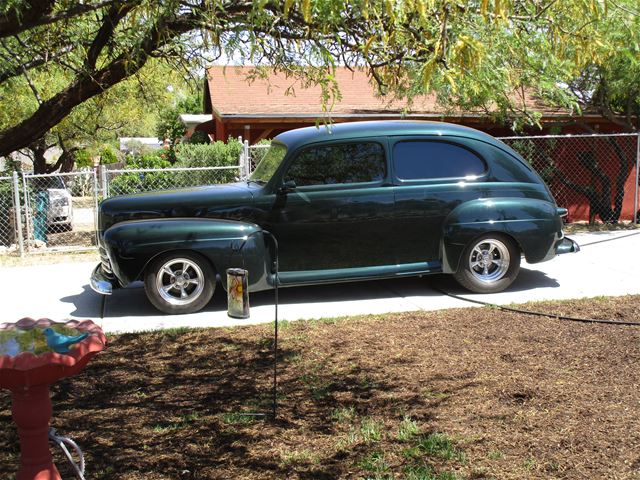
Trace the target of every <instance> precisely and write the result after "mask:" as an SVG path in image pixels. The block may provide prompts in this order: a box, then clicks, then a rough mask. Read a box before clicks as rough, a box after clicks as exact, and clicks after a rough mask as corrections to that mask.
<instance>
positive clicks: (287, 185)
mask: <svg viewBox="0 0 640 480" xmlns="http://www.w3.org/2000/svg"><path fill="white" fill-rule="evenodd" d="M296 188H297V187H296V182H295V180H287V181H286V182H284V183H283V184H282V186H281V187H280V188H278V193H279V194H281V195H286V194H287V193H291V192H293V191H295V189H296Z"/></svg>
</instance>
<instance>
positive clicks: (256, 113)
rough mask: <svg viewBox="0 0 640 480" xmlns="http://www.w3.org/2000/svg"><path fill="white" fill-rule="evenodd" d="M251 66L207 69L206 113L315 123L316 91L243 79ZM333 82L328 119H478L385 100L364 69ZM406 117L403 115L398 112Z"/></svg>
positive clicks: (278, 77) (535, 105)
mask: <svg viewBox="0 0 640 480" xmlns="http://www.w3.org/2000/svg"><path fill="white" fill-rule="evenodd" d="M252 70H254V67H253V66H228V67H224V66H211V67H209V68H208V70H207V85H206V86H207V89H206V90H207V91H208V95H209V98H210V104H209V105H207V109H206V111H207V112H209V113H215V114H216V115H217V116H218V117H220V118H233V117H239V118H259V117H269V118H279V117H280V118H281V117H288V118H318V117H324V116H326V115H327V113H326V112H323V110H322V102H321V87H320V86H317V85H313V86H308V87H305V86H303V85H302V84H301V83H300V82H299V81H297V80H295V79H293V78H291V77H290V78H287V77H286V76H285V74H284V73H281V72H275V71H268V72H267V75H266V78H256V79H251V80H249V76H250V74H251V72H252ZM335 78H336V81H337V83H338V87H339V89H340V94H341V96H342V98H341V99H340V101H339V102H337V103H336V104H335V105H334V106H333V107H332V108H331V113H330V114H331V116H332V117H345V118H347V117H362V118H366V117H368V116H376V117H381V116H382V117H384V116H388V117H392V118H393V117H396V118H397V117H399V116H401V115H402V116H404V117H409V118H411V117H422V118H424V117H427V118H428V117H434V118H440V117H480V116H482V117H483V116H486V114H485V113H484V112H462V111H458V112H451V111H447V110H445V109H444V108H443V107H442V106H440V105H438V104H437V102H436V97H435V95H432V94H430V95H421V96H418V97H415V98H414V99H413V103H412V104H411V106H410V107H409V106H408V104H407V102H406V101H389V100H388V99H386V98H383V97H380V96H379V95H378V94H377V89H376V87H375V86H374V84H373V82H372V81H371V79H370V77H369V76H368V75H367V73H366V71H364V70H359V69H356V70H353V71H352V70H349V69H347V68H346V67H338V68H336V72H335ZM522 103H524V104H525V105H523V106H526V108H527V109H529V110H533V111H538V112H541V113H542V114H543V115H544V116H558V115H561V116H566V115H568V112H567V111H565V110H559V109H555V108H550V107H549V106H548V105H544V104H543V103H542V102H541V101H540V100H539V99H536V98H535V97H533V96H528V97H526V98H525V99H524V101H523V102H522ZM406 112H409V113H408V114H405V115H403V113H406Z"/></svg>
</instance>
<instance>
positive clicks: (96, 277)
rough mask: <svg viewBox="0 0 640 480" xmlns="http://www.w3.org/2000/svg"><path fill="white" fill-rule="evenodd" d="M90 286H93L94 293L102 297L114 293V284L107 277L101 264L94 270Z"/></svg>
mask: <svg viewBox="0 0 640 480" xmlns="http://www.w3.org/2000/svg"><path fill="white" fill-rule="evenodd" d="M89 285H91V289H92V290H93V291H94V292H98V293H99V294H101V295H111V293H112V292H113V283H112V281H111V280H110V279H108V278H107V277H105V275H104V273H103V271H102V264H101V263H99V264H98V265H97V266H96V268H94V269H93V273H92V274H91V280H90V281H89Z"/></svg>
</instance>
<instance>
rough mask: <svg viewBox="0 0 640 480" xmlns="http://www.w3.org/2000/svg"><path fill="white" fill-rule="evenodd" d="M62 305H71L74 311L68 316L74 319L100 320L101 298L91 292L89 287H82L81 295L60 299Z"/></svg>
mask: <svg viewBox="0 0 640 480" xmlns="http://www.w3.org/2000/svg"><path fill="white" fill-rule="evenodd" d="M60 301H61V302H62V303H71V304H73V306H74V307H75V310H73V311H72V312H70V315H72V316H73V317H76V318H90V319H95V318H100V316H101V311H102V296H101V295H98V294H97V293H96V292H94V291H93V290H91V287H89V285H83V286H82V293H79V294H77V295H69V296H68V297H62V298H61V299H60Z"/></svg>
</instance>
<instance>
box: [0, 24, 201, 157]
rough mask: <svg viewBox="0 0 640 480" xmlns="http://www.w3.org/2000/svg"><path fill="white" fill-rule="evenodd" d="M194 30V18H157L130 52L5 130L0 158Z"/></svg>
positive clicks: (21, 145) (40, 135)
mask: <svg viewBox="0 0 640 480" xmlns="http://www.w3.org/2000/svg"><path fill="white" fill-rule="evenodd" d="M192 28H193V17H191V16H186V15H185V16H184V17H182V18H178V19H176V20H173V21H167V19H166V18H160V19H158V20H157V22H156V24H155V25H154V27H153V28H152V30H151V31H150V32H149V34H148V35H147V36H146V37H145V38H144V40H143V41H142V42H141V43H140V44H139V48H138V49H133V53H132V54H130V53H129V52H126V54H125V53H123V54H121V55H120V56H118V57H117V58H115V59H114V60H113V61H111V62H110V63H109V64H108V65H107V66H105V67H103V68H102V69H100V70H98V71H97V72H94V73H93V74H92V75H91V76H89V75H82V76H78V77H76V79H75V80H74V81H73V83H71V85H69V86H68V87H67V88H65V89H64V90H62V91H61V92H59V93H58V94H56V95H55V96H53V97H51V98H50V99H48V100H46V101H45V102H43V103H42V104H41V105H40V106H39V108H38V110H36V111H35V112H34V113H33V115H31V116H30V117H29V118H27V119H25V120H23V121H22V122H20V123H19V124H17V125H15V126H13V127H11V128H9V129H7V130H5V131H4V132H2V134H1V135H0V156H6V155H8V154H9V153H11V152H13V151H15V150H18V149H20V148H23V147H24V146H26V145H28V144H29V143H30V142H31V141H32V139H33V138H40V137H42V136H44V134H45V133H46V132H47V131H49V130H50V129H51V128H53V127H54V126H55V125H57V124H58V123H59V122H60V121H62V120H63V119H64V118H65V117H66V116H67V115H68V114H69V113H71V110H72V109H73V108H74V107H75V106H76V105H79V104H81V103H82V102H84V101H86V100H88V99H90V98H92V97H94V96H96V95H98V94H100V93H102V92H103V91H105V90H107V89H109V88H111V87H112V86H114V85H116V84H117V83H119V82H120V81H121V80H123V79H125V78H127V77H129V76H130V75H132V74H134V73H135V72H137V71H138V70H140V68H142V67H143V66H144V64H145V63H146V61H147V60H148V59H149V57H150V55H151V53H152V52H153V51H155V50H157V49H158V48H161V47H162V46H164V45H166V44H168V43H169V42H170V41H172V40H173V39H174V38H176V37H178V36H179V35H182V34H183V33H185V32H187V31H189V30H191V29H192Z"/></svg>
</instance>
